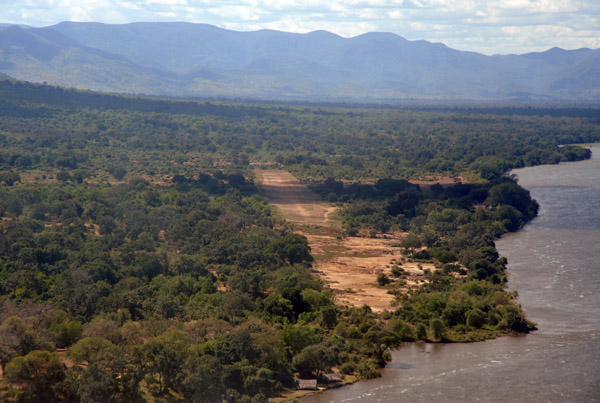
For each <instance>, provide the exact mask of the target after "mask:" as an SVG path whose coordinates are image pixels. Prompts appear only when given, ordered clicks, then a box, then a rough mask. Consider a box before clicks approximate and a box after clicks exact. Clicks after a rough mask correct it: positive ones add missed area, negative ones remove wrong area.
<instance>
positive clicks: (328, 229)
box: [255, 169, 433, 312]
mask: <svg viewBox="0 0 600 403" xmlns="http://www.w3.org/2000/svg"><path fill="white" fill-rule="evenodd" d="M255 174H256V179H257V183H258V184H259V186H260V187H261V189H262V191H263V192H264V194H265V196H266V197H267V198H268V199H269V201H270V202H271V203H272V204H273V205H275V206H276V207H277V208H278V209H279V210H280V212H281V214H282V216H283V218H285V219H286V220H288V221H289V222H291V223H293V224H294V225H295V228H296V232H298V233H300V234H302V235H304V236H306V238H307V239H308V242H309V245H310V247H311V250H312V254H313V256H314V257H315V263H314V265H313V267H314V269H315V270H316V271H317V272H318V273H319V274H320V275H321V277H322V279H323V280H324V281H325V282H326V283H327V284H328V285H329V287H330V288H331V289H332V290H333V291H334V299H335V300H336V302H337V303H340V304H344V305H352V306H362V305H364V304H366V305H369V306H370V307H371V309H373V311H377V312H380V311H383V310H385V309H393V302H394V296H393V295H391V294H389V293H388V291H387V289H385V288H383V287H380V286H379V285H378V284H377V276H378V275H379V274H380V273H385V274H387V275H390V271H391V267H392V266H393V265H395V264H399V262H400V260H401V259H402V256H401V253H400V248H399V247H398V246H397V244H398V242H400V241H401V240H402V238H403V237H404V234H402V233H390V234H384V235H381V234H378V235H377V236H376V237H360V236H359V237H343V236H341V233H342V231H341V225H340V222H339V219H336V217H335V212H336V210H337V208H336V207H335V206H333V205H331V204H329V203H325V202H322V201H321V200H320V198H319V196H318V195H317V194H315V193H313V192H312V191H310V190H309V189H308V188H307V187H306V186H304V185H303V184H302V183H300V181H298V179H296V178H295V177H294V176H293V175H292V174H291V173H289V172H287V171H284V170H277V169H260V170H258V169H257V170H255ZM429 266H431V265H426V264H425V265H421V266H420V267H419V265H418V264H417V263H407V262H404V263H403V264H402V265H401V267H402V269H404V271H405V272H406V275H407V278H406V280H405V281H406V286H407V287H410V286H413V285H416V284H418V282H420V281H423V270H424V269H427V268H433V266H431V267H429Z"/></svg>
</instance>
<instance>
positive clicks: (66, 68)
mask: <svg viewBox="0 0 600 403" xmlns="http://www.w3.org/2000/svg"><path fill="white" fill-rule="evenodd" d="M2 74H5V75H8V76H10V77H12V78H15V79H19V80H26V81H33V82H47V83H49V84H54V85H60V86H67V87H75V88H83V89H91V90H99V91H105V92H117V93H128V94H147V95H167V96H184V97H189V96H192V97H229V98H230V97H235V98H260V99H282V100H285V99H299V100H346V101H352V100H361V101H386V102H388V101H397V100H406V99H413V100H414V99H416V100H420V99H425V100H502V101H511V100H513V101H514V100H517V101H541V102H553V101H568V102H597V101H600V49H587V48H584V49H578V50H563V49H560V48H552V49H550V50H548V51H545V52H538V53H527V54H523V55H494V56H487V55H483V54H479V53H475V52H465V51H460V50H455V49H451V48H448V47H447V46H445V45H443V44H440V43H431V42H427V41H424V40H420V41H409V40H406V39H404V38H402V37H400V36H398V35H395V34H391V33H367V34H363V35H359V36H356V37H353V38H343V37H340V36H338V35H335V34H332V33H330V32H326V31H314V32H310V33H307V34H295V33H286V32H280V31H272V30H261V31H254V32H237V31H231V30H226V29H222V28H217V27H215V26H211V25H206V24H191V23H179V22H173V23H131V24H123V25H110V24H100V23H76V22H62V23H60V24H57V25H53V26H49V27H44V28H33V27H26V26H18V25H0V75H2Z"/></svg>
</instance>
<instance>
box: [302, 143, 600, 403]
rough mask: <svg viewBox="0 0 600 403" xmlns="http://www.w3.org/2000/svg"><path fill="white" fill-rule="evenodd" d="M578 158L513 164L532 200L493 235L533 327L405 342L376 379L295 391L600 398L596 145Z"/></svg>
mask: <svg viewBox="0 0 600 403" xmlns="http://www.w3.org/2000/svg"><path fill="white" fill-rule="evenodd" d="M592 153H593V155H592V159H591V160H588V161H583V162H575V163H565V164H560V165H551V166H539V167H531V168H524V169H519V170H516V171H514V173H515V174H517V176H518V179H519V183H520V184H521V185H522V186H524V187H525V188H527V189H529V190H530V192H531V194H532V196H533V197H534V198H535V199H536V200H537V201H538V202H539V204H540V211H539V215H538V217H536V218H535V219H534V220H533V221H532V222H531V223H529V224H528V225H526V226H525V228H524V229H523V230H521V231H519V232H517V233H514V234H509V235H508V236H505V237H504V238H502V239H501V240H499V241H498V242H497V248H498V250H499V252H500V254H501V255H502V256H505V257H507V259H508V276H509V282H508V287H509V289H511V290H517V291H518V293H519V299H518V301H519V303H520V304H521V305H522V307H523V309H524V311H525V313H526V315H527V318H528V319H529V320H532V321H534V322H536V323H537V325H538V328H539V330H538V331H535V332H532V333H531V334H529V335H526V336H519V337H502V338H499V339H496V340H490V341H485V342H480V343H467V344H447V345H438V344H423V343H409V344H406V345H405V346H403V347H402V348H401V349H400V350H398V351H395V352H394V353H393V359H392V362H391V363H390V364H389V366H388V368H386V369H385V370H384V372H383V376H382V377H381V378H378V379H375V380H371V381H366V382H359V383H357V384H354V385H350V386H347V387H343V388H340V389H336V390H333V391H328V392H325V393H323V394H319V395H313V396H309V397H307V398H305V399H302V403H309V402H310V403H325V402H360V403H367V402H369V403H370V402H402V401H406V402H561V403H562V402H573V403H585V402H600V147H595V148H592Z"/></svg>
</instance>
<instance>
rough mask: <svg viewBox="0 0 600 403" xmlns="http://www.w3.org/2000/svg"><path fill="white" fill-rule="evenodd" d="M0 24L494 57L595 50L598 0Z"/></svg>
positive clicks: (76, 4) (400, 2)
mask: <svg viewBox="0 0 600 403" xmlns="http://www.w3.org/2000/svg"><path fill="white" fill-rule="evenodd" d="M0 10H2V11H1V12H0V22H5V23H18V24H28V25H33V26H47V25H53V24H56V23H58V22H61V21H67V20H69V21H97V22H104V23H113V24H122V23H128V22H137V21H187V22H198V23H207V24H212V25H216V26H219V27H222V28H229V29H233V30H237V31H253V30H258V29H262V28H269V29H276V30H281V31H288V32H309V31H314V30H317V29H323V30H327V31H331V32H334V33H337V34H339V35H342V36H345V37H351V36H355V35H359V34H361V33H365V32H371V31H384V32H394V33H396V34H398V35H401V36H403V37H405V38H407V39H411V40H415V39H426V40H428V41H432V42H443V43H445V44H446V45H448V46H450V47H452V48H455V49H460V50H473V51H476V52H481V53H486V54H495V53H502V54H506V53H526V52H530V51H543V50H547V49H549V48H551V47H553V46H559V47H562V48H565V49H577V48H581V47H589V48H600V0H213V1H211V0H0Z"/></svg>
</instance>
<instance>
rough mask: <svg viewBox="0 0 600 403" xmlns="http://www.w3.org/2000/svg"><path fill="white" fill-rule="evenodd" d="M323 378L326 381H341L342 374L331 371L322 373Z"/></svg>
mask: <svg viewBox="0 0 600 403" xmlns="http://www.w3.org/2000/svg"><path fill="white" fill-rule="evenodd" d="M323 380H324V381H325V382H327V383H335V382H342V376H341V375H340V374H339V372H332V373H331V374H323Z"/></svg>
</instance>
